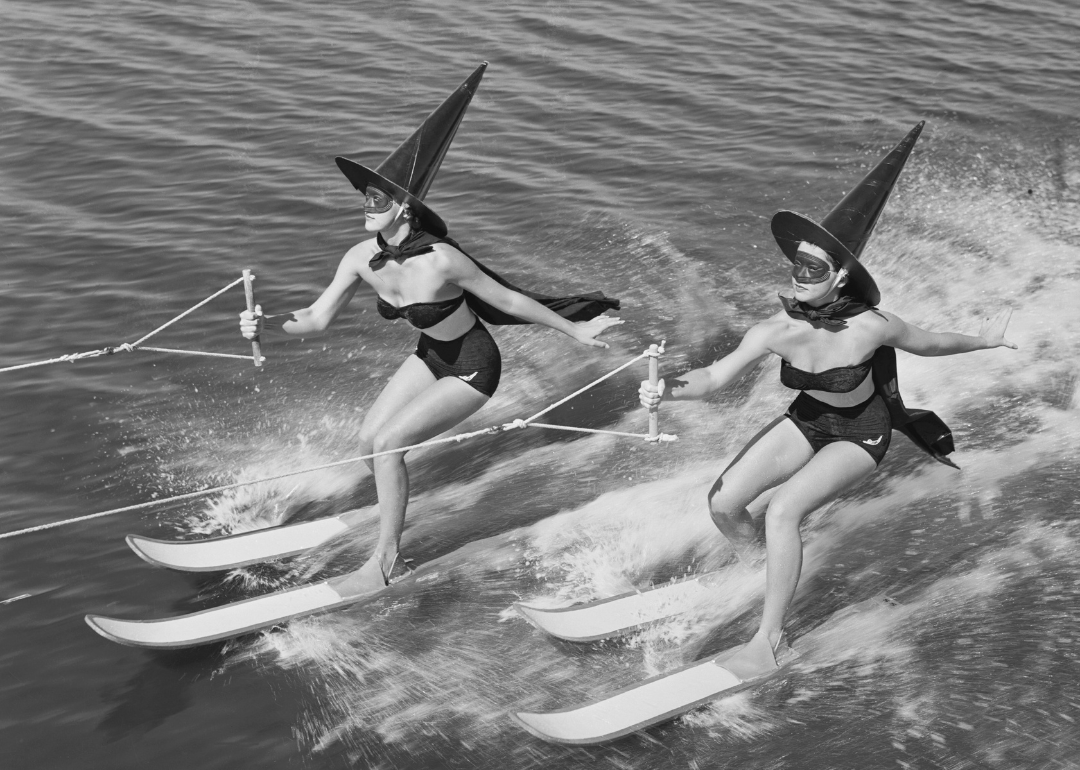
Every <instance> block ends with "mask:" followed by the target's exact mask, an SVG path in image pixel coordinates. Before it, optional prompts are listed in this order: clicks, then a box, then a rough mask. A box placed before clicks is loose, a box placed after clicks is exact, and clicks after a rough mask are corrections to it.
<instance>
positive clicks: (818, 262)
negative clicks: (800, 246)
mask: <svg viewBox="0 0 1080 770" xmlns="http://www.w3.org/2000/svg"><path fill="white" fill-rule="evenodd" d="M832 272H833V269H832V266H831V265H830V264H829V263H828V262H826V261H825V260H824V259H821V258H820V257H815V256H814V255H813V254H807V253H806V252H805V251H797V252H795V258H794V259H793V260H792V265H791V277H792V278H794V279H795V280H796V281H798V282H799V283H823V282H824V281H827V280H828V279H829V276H830V275H832Z"/></svg>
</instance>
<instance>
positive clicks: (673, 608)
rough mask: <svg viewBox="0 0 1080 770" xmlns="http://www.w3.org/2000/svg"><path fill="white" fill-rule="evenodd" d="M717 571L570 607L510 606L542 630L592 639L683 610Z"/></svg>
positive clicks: (696, 600)
mask: <svg viewBox="0 0 1080 770" xmlns="http://www.w3.org/2000/svg"><path fill="white" fill-rule="evenodd" d="M718 574H719V573H717V572H707V573H705V574H703V575H698V576H696V577H692V578H687V579H685V580H677V581H673V582H671V583H667V584H665V585H661V586H657V587H655V588H649V589H646V590H644V591H628V592H626V593H624V594H619V595H618V596H612V597H610V598H607V599H597V600H595V601H591V602H587V603H585V604H575V605H573V606H571V607H556V608H544V607H530V606H529V605H527V604H515V605H514V609H515V610H517V611H518V613H520V614H521V615H522V616H523V617H524V618H525V619H526V620H528V621H529V622H530V623H532V624H533V625H534V626H536V627H537V628H538V629H540V630H541V631H543V632H544V633H545V634H550V635H551V636H555V637H558V638H559V639H565V640H567V641H570V642H592V641H596V640H597V639H607V638H608V637H612V636H620V635H623V634H628V633H630V632H631V631H633V630H634V629H635V628H638V627H640V626H643V625H645V624H646V623H651V622H653V621H656V620H662V619H664V618H668V617H671V616H672V615H679V614H681V613H683V612H686V611H687V610H689V609H690V608H692V607H694V606H695V605H696V604H698V603H700V602H701V600H702V599H704V598H706V597H707V596H708V595H709V589H708V588H707V587H706V584H707V581H708V580H710V579H712V578H714V576H716V575H718ZM702 581H705V582H702Z"/></svg>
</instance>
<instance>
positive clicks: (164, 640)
mask: <svg viewBox="0 0 1080 770" xmlns="http://www.w3.org/2000/svg"><path fill="white" fill-rule="evenodd" d="M348 577H349V575H343V576H342V577H338V578H334V579H332V580H324V581H322V582H321V583H313V584H311V585H306V586H299V587H297V588H289V589H286V590H284V591H277V592H275V593H272V594H266V595H264V596H256V597H254V598H252V599H245V600H243V601H239V602H233V603H232V604H225V605H222V606H221V607H213V608H211V609H208V610H201V611H199V612H192V613H189V614H187V615H178V616H176V617H171V618H163V619H161V620H127V619H123V618H107V617H104V616H102V615H87V616H86V623H87V624H88V625H89V626H90V628H92V629H94V630H95V631H97V632H98V633H99V634H101V635H102V636H104V637H105V638H106V639H111V640H112V641H114V642H117V643H118V644H125V645H129V646H132V647H154V648H162V649H180V648H183V647H196V646H198V645H200V644H209V643H210V642H218V641H222V640H224V639H232V638H233V637H237V636H241V635H243V634H246V633H249V632H251V631H258V630H260V629H264V628H270V627H273V626H277V625H281V624H282V623H285V622H287V621H290V620H293V619H294V618H299V617H303V616H305V615H313V614H315V613H317V612H326V611H328V610H332V609H336V608H338V607H344V606H346V605H349V604H357V603H360V602H366V601H370V600H374V599H377V598H379V597H381V596H383V595H384V594H386V593H388V592H391V591H394V590H395V589H398V588H399V587H401V586H403V585H404V584H409V583H416V582H418V581H419V582H429V581H432V580H435V579H436V578H438V577H439V573H438V572H437V571H435V570H433V569H431V568H430V567H429V565H423V566H422V567H420V568H419V569H418V570H417V571H415V572H412V573H409V574H408V575H405V576H404V577H402V578H400V579H398V580H395V581H394V583H393V584H392V585H390V586H388V587H386V588H385V589H383V590H381V591H375V592H374V593H363V594H359V595H349V594H347V593H346V592H344V591H343V590H342V589H341V588H340V586H341V584H342V583H343V582H344V581H345V580H346V578H348Z"/></svg>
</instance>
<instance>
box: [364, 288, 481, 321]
mask: <svg viewBox="0 0 1080 770" xmlns="http://www.w3.org/2000/svg"><path fill="white" fill-rule="evenodd" d="M464 301H465V293H464V292H462V293H461V294H459V295H457V296H456V297H454V298H453V299H444V300H440V301H439V302H414V303H413V304H411V305H405V306H403V307H394V306H393V305H391V304H390V303H389V302H387V301H386V300H385V299H383V298H382V297H379V299H378V300H377V301H376V303H375V307H376V308H377V309H378V311H379V315H381V316H382V317H383V318H386V319H387V320H390V321H393V320H394V319H395V318H404V319H405V320H406V321H408V322H409V323H411V324H412V325H413V326H415V327H416V328H417V329H430V328H431V327H432V326H434V325H435V324H437V323H439V322H441V321H445V320H446V319H447V318H449V317H450V316H452V315H453V314H454V311H455V310H457V309H458V308H459V307H461V303H462V302H464Z"/></svg>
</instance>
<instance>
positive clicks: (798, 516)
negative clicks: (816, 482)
mask: <svg viewBox="0 0 1080 770" xmlns="http://www.w3.org/2000/svg"><path fill="white" fill-rule="evenodd" d="M809 512H810V511H808V510H807V509H806V507H805V506H801V505H798V504H796V503H794V502H791V501H788V500H785V499H783V498H781V497H779V496H778V497H774V498H773V499H772V500H771V501H770V502H769V507H768V509H767V510H766V511H765V533H766V535H768V533H769V532H770V531H781V530H785V529H791V528H792V527H795V528H796V529H798V527H799V525H800V524H801V523H802V520H803V519H804V518H806V514H808V513H809Z"/></svg>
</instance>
